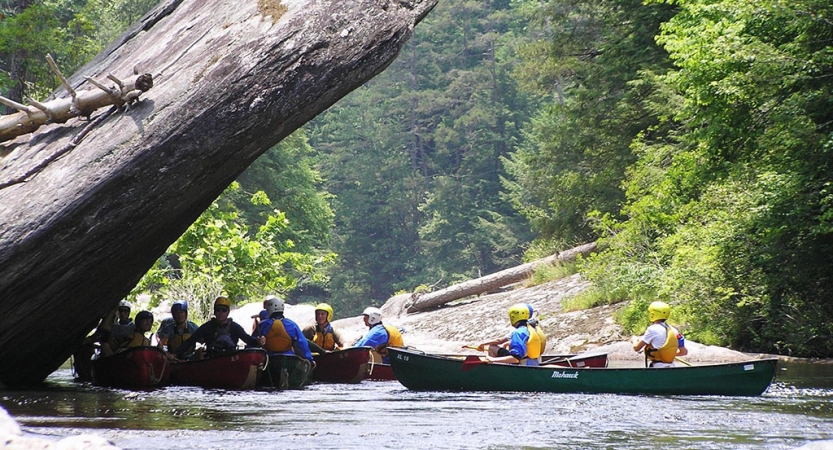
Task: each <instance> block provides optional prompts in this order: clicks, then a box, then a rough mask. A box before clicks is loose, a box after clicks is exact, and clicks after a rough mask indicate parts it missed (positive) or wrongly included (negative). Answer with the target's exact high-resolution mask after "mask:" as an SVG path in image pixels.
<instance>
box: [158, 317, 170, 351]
mask: <svg viewBox="0 0 833 450" xmlns="http://www.w3.org/2000/svg"><path fill="white" fill-rule="evenodd" d="M170 335H171V333H169V332H168V326H167V324H166V323H165V322H164V321H163V322H162V325H160V326H159V330H158V331H157V332H156V346H157V347H159V348H164V347H165V345H166V344H167V343H168V339H169V338H170ZM168 350H171V349H168Z"/></svg>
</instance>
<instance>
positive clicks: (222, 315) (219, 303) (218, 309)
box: [176, 296, 266, 359]
mask: <svg viewBox="0 0 833 450" xmlns="http://www.w3.org/2000/svg"><path fill="white" fill-rule="evenodd" d="M229 312H231V302H230V301H229V299H228V298H226V297H222V296H220V297H217V299H216V300H214V317H212V318H211V320H209V321H208V322H206V323H204V324H202V325H201V326H200V327H199V328H197V331H196V332H195V333H194V334H192V335H191V337H189V338H188V339H186V340H185V342H183V343H182V344H181V345H180V346H179V347H177V349H176V358H177V359H184V358H185V355H186V354H188V353H189V352H191V350H193V349H194V347H196V345H197V343H202V344H205V347H206V349H205V351H204V352H203V351H197V352H195V353H194V357H193V359H202V358H203V357H205V356H214V355H217V354H220V353H225V352H231V351H234V350H236V349H237V343H238V342H239V341H243V342H244V343H245V344H246V346H247V347H261V346H262V345H263V344H265V342H266V339H265V338H263V337H260V338H255V337H252V336H250V335H249V334H248V333H246V330H244V329H243V327H242V326H240V324H238V323H236V322H234V321H233V320H231V318H229Z"/></svg>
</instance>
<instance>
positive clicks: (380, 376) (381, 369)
mask: <svg viewBox="0 0 833 450" xmlns="http://www.w3.org/2000/svg"><path fill="white" fill-rule="evenodd" d="M364 379H365V380H371V381H394V380H396V377H395V376H394V375H393V369H391V368H390V364H383V363H373V364H371V365H370V369H368V373H367V376H366V377H365V378H364Z"/></svg>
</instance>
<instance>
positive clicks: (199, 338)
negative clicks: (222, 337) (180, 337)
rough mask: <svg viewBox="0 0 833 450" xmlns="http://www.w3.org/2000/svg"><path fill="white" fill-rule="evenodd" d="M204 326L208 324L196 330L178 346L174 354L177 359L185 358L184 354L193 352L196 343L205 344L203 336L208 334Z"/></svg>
mask: <svg viewBox="0 0 833 450" xmlns="http://www.w3.org/2000/svg"><path fill="white" fill-rule="evenodd" d="M206 325H208V324H205V325H203V326H201V327H199V328H197V331H195V332H194V334H192V335H191V337H189V338H188V339H186V340H185V342H183V343H182V344H179V347H177V348H176V352H175V353H176V357H177V358H178V359H183V358H185V354H186V353H188V352H190V351H191V350H193V349H194V347H196V345H197V342H205V337H204V336H206V335H207V334H208V327H207V326H206ZM169 350H170V349H169Z"/></svg>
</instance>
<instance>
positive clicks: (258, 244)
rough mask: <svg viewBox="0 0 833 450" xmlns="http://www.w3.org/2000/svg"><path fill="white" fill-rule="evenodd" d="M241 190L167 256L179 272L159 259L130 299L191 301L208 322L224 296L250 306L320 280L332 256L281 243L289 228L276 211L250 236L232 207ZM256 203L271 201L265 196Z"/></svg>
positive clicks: (234, 189) (200, 221)
mask: <svg viewBox="0 0 833 450" xmlns="http://www.w3.org/2000/svg"><path fill="white" fill-rule="evenodd" d="M239 189H240V188H239V185H238V184H237V183H233V184H232V185H231V186H230V187H229V189H228V190H227V191H226V193H225V194H224V195H223V196H221V198H220V199H219V200H218V201H216V202H214V203H213V204H212V205H211V206H210V207H209V208H208V209H207V210H206V211H205V212H204V213H203V214H202V215H201V216H200V218H199V219H197V221H196V222H194V224H193V225H191V227H190V228H189V229H188V230H187V231H186V232H185V234H183V235H182V236H181V237H180V238H179V240H178V241H177V242H175V243H174V244H173V245H171V247H170V248H169V250H168V254H172V255H177V256H178V259H179V263H180V264H181V266H182V268H181V270H175V269H174V268H172V267H170V266H169V265H168V264H166V263H167V262H168V260H167V259H166V258H163V259H160V261H159V262H157V264H156V265H155V266H154V268H153V269H151V270H150V271H149V272H148V273H147V274H146V275H145V276H144V277H143V278H142V280H141V281H140V282H139V284H138V286H137V287H136V288H135V289H134V290H133V292H132V295H133V296H135V295H138V294H140V293H143V292H146V291H148V290H150V292H151V293H152V296H153V297H154V298H177V299H190V301H191V302H193V303H194V304H195V306H196V307H197V308H196V309H197V310H198V311H201V313H202V316H204V317H207V315H208V313H209V309H208V308H210V305H211V302H212V301H213V300H214V298H215V297H216V296H218V295H226V296H228V297H229V298H230V299H231V300H232V302H237V301H243V300H251V299H253V298H261V297H263V296H264V295H266V294H269V293H278V292H281V293H282V292H286V291H288V290H290V289H292V288H293V287H295V285H296V283H297V281H298V278H299V277H304V276H307V277H313V278H315V277H318V276H319V275H320V272H319V271H320V269H321V267H322V266H323V265H325V264H327V263H328V262H329V261H330V260H331V259H332V255H325V256H319V257H315V256H312V255H309V254H302V253H299V252H296V251H295V250H294V244H293V243H292V241H290V240H286V239H282V238H281V234H282V233H283V231H284V230H286V228H287V226H288V222H287V219H286V216H285V215H284V214H283V213H282V212H280V211H278V210H273V211H272V213H271V214H269V215H268V216H267V217H266V218H265V223H264V224H263V225H261V226H260V227H259V228H258V229H257V231H255V232H254V233H250V232H249V227H248V225H247V224H246V223H245V222H244V221H242V220H241V217H240V214H239V211H238V210H237V208H236V207H235V206H234V205H233V204H232V203H230V202H229V201H228V199H229V197H231V196H232V195H233V194H234V193H235V192H237V191H238V190H239ZM255 198H257V199H259V201H261V202H262V201H264V200H268V198H266V196H265V194H263V193H262V192H261V193H257V194H256V195H255ZM202 308H205V309H202Z"/></svg>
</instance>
